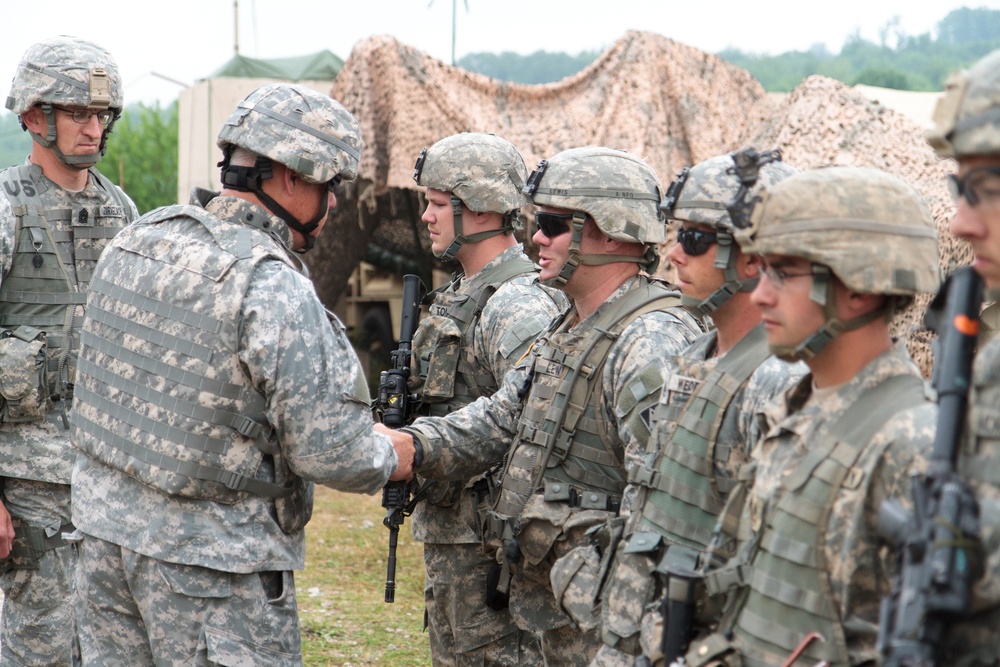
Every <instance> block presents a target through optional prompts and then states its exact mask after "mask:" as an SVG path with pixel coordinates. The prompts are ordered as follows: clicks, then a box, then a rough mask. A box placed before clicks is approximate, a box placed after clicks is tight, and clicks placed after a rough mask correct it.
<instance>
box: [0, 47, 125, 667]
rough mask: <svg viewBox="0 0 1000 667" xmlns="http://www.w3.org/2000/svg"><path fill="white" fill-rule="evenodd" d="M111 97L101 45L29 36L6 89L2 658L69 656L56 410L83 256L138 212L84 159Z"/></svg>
mask: <svg viewBox="0 0 1000 667" xmlns="http://www.w3.org/2000/svg"><path fill="white" fill-rule="evenodd" d="M122 106H123V100H122V82H121V77H120V76H119V74H118V67H117V65H116V64H115V61H114V60H113V59H112V58H111V54H109V53H108V52H107V51H105V50H104V49H103V48H101V47H100V46H98V45H96V44H93V43H91V42H87V41H83V40H80V39H75V38H72V37H58V38H55V39H49V40H47V41H43V42H39V43H37V44H34V45H32V46H31V47H29V48H28V50H27V51H26V52H25V53H24V56H23V57H22V59H21V62H20V63H19V64H18V67H17V71H16V72H15V74H14V79H13V82H12V84H11V90H10V95H9V96H8V98H7V108H8V109H10V110H11V111H13V112H14V113H15V114H17V115H18V117H19V119H20V121H21V127H22V128H23V129H24V130H26V131H27V132H28V133H29V134H30V135H31V139H32V143H31V153H30V155H29V156H28V159H27V161H26V162H25V163H24V164H21V165H17V166H13V167H9V168H7V169H5V170H3V172H2V173H0V181H2V183H3V192H4V195H5V196H4V197H0V200H2V202H3V205H2V209H0V470H2V473H0V474H2V479H0V483H2V488H3V504H4V506H5V507H6V511H9V512H10V515H11V517H12V518H13V523H12V528H13V537H14V542H13V548H12V549H11V550H10V553H9V555H8V553H7V551H8V550H7V549H6V548H3V547H2V546H0V555H2V556H6V560H5V561H4V562H3V574H2V575H0V586H2V588H3V592H4V604H3V613H2V616H3V621H2V623H3V630H2V637H0V644H2V646H3V648H2V653H0V662H3V663H4V664H13V663H16V664H32V665H35V664H37V665H41V664H46V665H70V664H79V660H80V657H79V653H80V649H79V646H78V643H77V639H76V623H75V621H74V611H73V590H74V579H75V576H76V575H75V572H76V564H77V547H76V544H75V541H76V540H77V539H78V535H77V534H76V532H75V529H74V527H73V523H72V517H71V515H70V477H71V475H72V472H73V461H74V460H75V458H76V452H75V451H74V450H73V448H72V447H71V446H70V439H69V421H68V417H67V413H68V412H69V407H70V401H71V399H72V398H73V384H74V382H75V375H76V366H77V354H78V352H79V343H80V324H81V322H82V321H83V311H84V302H85V300H86V292H87V289H88V286H89V284H90V281H91V275H92V273H93V271H94V265H95V263H96V262H97V258H98V256H100V254H101V250H102V249H103V248H104V247H105V245H106V244H107V243H108V242H109V241H110V240H111V238H112V237H113V236H114V235H115V234H116V233H117V232H118V231H119V230H120V229H122V228H123V227H124V226H125V225H127V224H128V223H130V222H131V221H133V220H135V219H136V218H137V217H139V215H138V212H137V211H136V208H135V204H133V203H132V200H131V199H129V197H128V196H127V195H126V194H125V193H124V192H122V190H121V189H120V188H119V187H117V186H116V185H114V184H113V183H111V181H109V180H108V179H107V178H105V177H104V176H102V175H101V174H100V172H98V171H97V169H95V168H94V165H96V164H97V163H98V162H99V161H100V159H101V156H103V155H104V152H105V149H106V148H107V142H108V136H109V135H110V134H111V130H112V128H113V127H114V124H115V121H116V120H118V118H119V117H120V116H121V112H122ZM6 511H4V510H0V512H2V513H4V514H6ZM0 532H5V533H6V535H7V539H9V537H10V527H8V528H7V530H6V531H0ZM7 539H5V540H4V543H6V541H7Z"/></svg>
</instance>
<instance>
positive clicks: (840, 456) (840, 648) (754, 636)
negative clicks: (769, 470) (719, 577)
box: [733, 375, 926, 667]
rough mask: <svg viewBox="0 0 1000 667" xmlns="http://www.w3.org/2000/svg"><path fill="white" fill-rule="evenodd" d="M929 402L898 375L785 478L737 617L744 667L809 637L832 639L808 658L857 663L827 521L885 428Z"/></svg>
mask: <svg viewBox="0 0 1000 667" xmlns="http://www.w3.org/2000/svg"><path fill="white" fill-rule="evenodd" d="M925 401H926V398H925V396H924V393H923V381H922V380H921V379H920V378H919V377H916V376H911V375H897V376H894V377H891V378H889V379H887V380H885V381H883V382H881V383H880V384H878V385H876V386H874V387H872V388H870V389H868V390H867V391H866V392H865V393H863V394H862V395H861V396H860V397H859V398H858V400H857V401H855V402H854V403H853V404H852V405H851V406H850V407H849V408H848V409H847V410H846V411H845V412H844V413H842V414H841V416H840V417H839V418H837V420H836V422H834V423H833V424H831V425H830V427H829V428H828V429H827V430H826V431H825V432H824V433H823V434H822V435H820V436H819V437H817V438H816V441H815V442H812V443H811V444H810V447H809V452H808V454H806V455H805V456H804V457H802V459H801V460H800V461H799V462H798V464H797V465H796V466H795V468H794V470H793V471H792V472H791V474H789V475H787V476H786V477H785V478H784V479H783V481H782V489H783V494H782V496H781V498H780V500H779V501H778V503H777V505H776V506H775V507H774V509H773V510H770V511H769V512H768V516H767V517H766V518H765V521H764V524H763V526H762V528H761V534H760V535H759V542H758V545H757V552H756V554H755V555H754V557H753V568H752V574H751V577H750V582H749V586H748V589H747V591H746V594H745V597H744V598H743V602H742V605H741V607H742V608H740V609H739V611H738V614H737V616H736V617H735V619H736V620H735V627H734V628H733V630H734V634H735V637H736V641H737V645H738V646H739V648H740V653H741V654H742V656H743V665H745V666H746V667H764V666H765V665H767V666H770V665H776V664H779V663H781V662H782V661H783V660H784V659H785V658H787V657H788V655H789V654H791V653H792V652H793V651H794V650H795V649H796V647H797V646H798V645H799V643H800V642H801V641H802V639H803V637H805V636H806V635H808V634H809V633H810V632H818V633H819V634H820V635H822V636H823V637H824V638H825V639H826V641H825V642H813V643H812V644H810V645H809V647H808V648H807V649H806V651H805V653H804V655H803V660H805V661H807V662H809V664H812V663H813V662H815V661H818V660H826V661H828V663H829V664H830V666H831V667H838V666H840V667H847V666H848V665H849V664H850V659H849V655H848V648H847V640H846V636H845V631H844V626H843V623H842V621H841V618H840V614H839V611H838V609H837V608H836V607H835V606H834V599H833V592H832V588H831V584H830V580H829V574H828V564H827V562H826V558H825V556H824V543H825V539H824V535H825V533H826V524H827V520H828V519H829V516H830V512H831V511H832V509H833V503H834V501H835V500H836V496H837V493H838V491H839V489H840V488H841V486H842V484H843V483H844V480H845V478H846V477H847V475H848V473H849V472H851V470H852V468H853V467H854V465H855V463H856V462H857V459H858V457H860V456H861V454H862V453H863V452H864V450H865V447H866V445H867V444H868V443H869V442H870V441H871V439H872V438H873V437H874V436H875V434H876V433H877V432H878V430H879V429H880V428H881V427H882V426H883V425H884V424H885V423H886V422H887V421H888V420H889V419H890V418H891V417H892V416H893V415H894V414H896V413H897V412H900V411H902V410H905V409H908V408H912V407H916V406H918V405H921V404H923V403H924V402H925ZM864 472H865V474H866V475H868V474H870V472H871V471H868V470H866V471H864ZM873 657H874V656H873Z"/></svg>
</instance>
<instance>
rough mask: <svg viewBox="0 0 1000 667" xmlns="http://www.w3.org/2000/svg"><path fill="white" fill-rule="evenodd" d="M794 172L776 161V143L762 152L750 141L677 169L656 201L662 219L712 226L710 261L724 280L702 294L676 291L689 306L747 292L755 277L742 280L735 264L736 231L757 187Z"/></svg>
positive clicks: (702, 310) (709, 307) (706, 306)
mask: <svg viewBox="0 0 1000 667" xmlns="http://www.w3.org/2000/svg"><path fill="white" fill-rule="evenodd" d="M795 173H798V170H797V169H795V168H794V167H792V166H790V165H788V164H786V163H784V162H782V161H781V152H780V151H778V150H777V149H775V150H771V151H767V152H764V153H759V152H757V150H756V149H754V148H752V147H747V148H743V149H741V150H739V151H736V152H734V153H731V154H728V155H718V156H716V157H713V158H709V159H708V160H704V161H703V162H699V163H698V164H696V165H695V166H693V167H690V168H688V167H685V168H684V169H681V171H680V172H679V173H678V174H677V178H675V179H674V181H673V183H671V184H670V187H668V188H667V194H666V195H665V196H664V198H663V203H661V204H660V209H661V210H662V211H664V213H666V216H667V219H668V221H669V220H677V221H684V222H692V223H697V224H701V225H707V226H709V227H711V228H713V229H714V230H715V234H716V243H717V248H718V250H717V252H716V255H715V262H714V266H715V267H716V268H718V269H721V270H722V272H723V278H724V280H725V282H724V283H723V284H722V286H721V287H719V289H718V290H716V291H715V292H714V293H712V294H711V295H709V296H708V297H707V298H705V299H703V300H700V301H699V300H697V299H694V298H692V297H689V296H682V297H681V304H682V305H683V306H684V307H686V308H688V309H689V310H691V311H693V312H695V313H698V314H701V315H710V314H712V313H713V312H715V311H716V310H717V309H718V308H719V306H721V305H722V304H724V303H725V302H726V301H728V300H729V298H730V297H731V296H733V295H734V294H736V293H737V292H749V291H752V290H753V288H754V287H756V286H757V281H758V278H757V277H754V278H748V279H744V280H741V279H740V277H739V274H738V273H737V270H736V248H737V244H736V234H737V231H738V230H739V229H741V228H743V227H746V226H747V225H749V218H748V216H749V208H748V207H752V204H753V203H754V202H755V201H756V199H757V197H758V196H759V194H760V192H761V190H762V189H764V188H767V187H770V186H772V185H774V184H775V183H778V182H779V181H781V180H783V179H785V178H787V177H788V176H791V175H792V174H795Z"/></svg>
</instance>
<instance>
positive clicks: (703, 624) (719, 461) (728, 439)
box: [582, 149, 805, 667]
mask: <svg viewBox="0 0 1000 667" xmlns="http://www.w3.org/2000/svg"><path fill="white" fill-rule="evenodd" d="M734 155H735V156H736V157H737V158H742V157H744V156H745V157H747V158H748V159H749V160H750V162H751V165H750V169H751V170H752V171H753V173H752V174H750V175H749V186H750V187H744V184H743V181H742V180H741V178H740V174H739V172H738V171H737V163H736V162H734V157H733V156H730V155H721V156H718V157H713V158H710V159H708V160H706V161H704V162H701V163H699V164H697V165H695V166H694V167H692V168H690V169H687V168H685V169H683V170H682V171H681V172H680V174H679V175H678V177H677V179H676V180H675V181H674V183H673V184H672V185H671V187H670V188H668V190H667V196H666V198H665V199H664V202H663V204H662V205H661V208H662V209H663V210H664V211H665V212H666V214H667V217H668V219H671V220H674V221H676V222H677V223H679V228H678V230H677V241H678V242H677V243H676V244H675V245H674V246H673V247H672V248H671V249H670V252H669V254H668V257H669V258H670V261H671V262H672V264H673V266H674V267H675V270H676V272H677V278H678V280H677V284H678V287H679V288H680V290H681V293H682V295H683V296H682V298H681V303H683V304H684V305H685V307H687V308H688V309H690V310H692V311H693V312H696V313H699V314H703V315H710V316H711V317H712V322H713V323H714V324H715V329H714V330H713V331H711V332H709V333H706V334H705V335H703V336H701V337H700V338H699V339H698V340H697V341H695V342H694V343H693V344H692V345H691V346H690V347H688V348H687V349H686V350H684V351H682V352H681V353H680V354H679V355H677V356H676V357H674V358H672V359H670V360H668V363H667V364H666V365H665V368H666V378H665V380H666V382H667V385H666V390H665V391H664V392H663V393H662V394H661V395H660V402H659V403H658V404H657V405H656V407H655V409H654V411H653V426H652V438H651V440H650V443H651V445H650V447H649V451H648V452H647V458H646V460H645V461H644V462H643V463H642V464H641V465H638V466H635V467H633V469H631V470H630V471H629V485H630V487H635V488H636V489H637V493H638V496H637V500H636V504H635V506H634V508H633V513H632V515H631V516H630V517H629V521H628V523H627V524H626V526H625V529H624V534H623V538H622V541H621V542H620V543H619V546H618V550H617V553H616V555H615V558H614V561H613V562H612V565H611V572H610V574H609V575H608V579H607V583H606V584H605V587H604V589H603V591H602V593H601V598H602V603H601V613H602V623H601V630H602V633H603V637H602V638H603V640H604V646H602V647H601V650H600V651H599V653H598V656H597V658H595V660H594V662H593V663H592V665H594V666H597V665H602V666H603V665H622V666H623V667H625V666H629V667H630V666H631V665H632V664H633V663H634V658H633V656H635V655H638V654H639V653H642V654H643V655H645V656H647V657H648V658H649V660H650V661H651V662H652V663H654V664H656V662H657V661H658V660H660V658H661V657H662V650H661V647H662V646H663V643H662V639H661V636H660V635H661V634H662V623H661V622H660V621H661V619H662V618H663V615H662V608H661V599H662V598H663V591H664V585H665V583H666V582H665V576H664V574H665V573H664V572H662V571H661V570H662V568H658V567H657V566H658V565H660V564H661V563H666V562H669V563H670V565H671V566H673V567H674V568H682V569H684V570H687V571H690V572H694V571H704V570H705V569H707V568H708V567H709V566H712V567H717V566H718V565H720V564H721V563H723V562H725V557H726V556H732V555H733V551H732V549H733V545H730V544H726V545H723V546H720V547H719V548H716V549H715V550H714V553H712V554H710V556H711V558H710V557H709V554H707V553H706V552H708V547H709V545H710V544H711V543H712V535H713V528H714V526H715V524H716V521H717V519H718V516H719V514H720V513H721V511H722V508H723V505H724V504H725V502H726V499H727V497H728V496H729V494H730V491H731V490H732V489H734V488H735V487H736V486H738V485H739V482H738V481H737V472H738V471H739V469H740V467H741V466H743V465H744V464H746V463H747V462H748V461H749V460H750V459H751V452H750V449H751V447H752V446H753V445H754V444H755V443H756V442H757V441H758V440H759V439H760V437H761V435H762V434H761V433H760V422H759V420H758V419H757V418H756V415H757V413H758V412H760V411H761V410H762V409H763V406H764V405H765V404H766V403H767V402H768V401H770V400H771V399H772V398H773V397H774V396H776V395H777V394H779V393H780V392H781V391H782V390H783V389H785V388H787V387H788V386H789V384H790V383H791V382H792V381H794V380H797V379H798V378H799V377H801V375H803V374H804V372H805V369H804V367H803V365H802V364H787V363H785V362H783V361H780V360H779V359H777V358H775V357H773V356H771V353H770V350H769V349H768V345H767V335H766V333H765V331H764V325H763V324H762V323H761V316H760V309H759V308H758V307H757V306H756V305H754V304H752V303H751V302H750V292H751V291H752V290H753V288H754V287H755V286H756V285H757V282H758V279H759V275H760V266H761V258H760V257H759V256H758V255H753V254H749V253H744V252H743V251H741V250H740V247H739V245H738V244H737V243H736V236H737V232H738V231H739V228H738V227H737V226H736V225H735V224H734V223H733V219H732V213H731V211H736V212H737V213H738V212H739V210H740V208H739V207H740V206H742V205H743V204H744V203H745V202H750V201H752V200H753V197H755V196H757V195H758V194H759V192H760V190H761V188H763V187H767V186H771V185H773V184H775V183H777V182H779V181H781V180H782V179H784V178H786V177H787V176H790V175H791V174H793V173H796V170H795V169H794V168H792V167H790V166H788V165H786V164H784V163H782V162H780V159H781V158H780V156H779V155H778V153H777V151H772V152H770V153H765V154H763V155H759V154H758V153H757V152H756V151H754V150H753V149H744V150H742V151H740V152H739V153H737V154H734ZM748 222H749V221H746V222H745V223H744V224H746V223H748ZM654 445H655V446H654ZM705 461H711V462H712V464H711V465H705V464H704V463H703V462H705ZM665 556H669V559H668V560H666V561H665V560H664V557H665ZM708 560H712V561H713V562H708ZM602 579H603V577H602V575H601V573H598V574H597V576H596V577H595V581H600V580H602ZM682 581H683V580H681V579H679V577H674V581H673V585H672V587H671V591H672V592H673V593H674V597H678V598H681V599H685V600H686V593H687V591H686V590H684V591H683V593H684V595H681V593H682V591H680V590H679V589H678V584H679V583H681V582H682ZM684 588H685V589H686V588H687V586H684ZM696 590H697V592H698V594H699V595H698V597H697V599H692V605H695V606H697V607H698V609H699V612H700V617H699V618H698V619H697V622H696V624H695V625H696V628H691V629H690V630H692V631H694V630H698V631H705V630H707V629H708V628H709V627H710V625H711V623H712V622H713V621H714V620H716V619H715V618H714V614H713V613H712V612H713V610H712V609H711V608H706V595H705V592H704V587H703V586H699V587H698V588H697V589H696ZM714 611H715V612H716V613H717V612H718V611H719V609H717V608H716V609H714ZM582 613H586V612H585V611H584V612H582ZM675 616H676V615H675ZM676 620H678V619H677V618H676V617H675V621H676ZM640 627H643V628H644V629H645V632H644V633H643V634H642V636H641V641H640ZM687 630H689V628H683V629H680V628H676V629H675V632H677V633H678V634H680V633H681V632H684V636H683V637H679V636H677V637H676V638H675V635H673V634H671V642H673V641H675V640H676V641H678V642H679V644H686V643H687V641H688V638H689V636H690V635H689V634H688V633H687ZM671 645H673V644H671ZM679 648H680V646H678V649H679ZM661 662H662V660H661Z"/></svg>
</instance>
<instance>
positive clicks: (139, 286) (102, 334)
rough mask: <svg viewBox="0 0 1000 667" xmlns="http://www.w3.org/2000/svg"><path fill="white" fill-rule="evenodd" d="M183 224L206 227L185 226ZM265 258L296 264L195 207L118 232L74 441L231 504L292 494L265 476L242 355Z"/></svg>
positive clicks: (154, 482) (86, 351)
mask: <svg viewBox="0 0 1000 667" xmlns="http://www.w3.org/2000/svg"><path fill="white" fill-rule="evenodd" d="M176 219H181V220H184V221H186V223H187V224H188V225H191V226H201V227H203V228H204V229H203V230H198V233H191V231H190V229H184V230H182V231H180V232H178V231H177V224H178V222H177V221H176ZM266 261H282V262H285V263H286V264H288V265H289V266H293V265H292V263H291V261H290V260H289V259H286V258H285V257H284V252H283V249H282V248H280V247H278V246H277V244H276V243H275V242H273V241H272V240H271V239H270V238H269V237H267V236H266V235H265V234H263V233H261V232H259V231H257V230H255V229H253V228H251V227H249V226H246V225H243V224H236V223H230V222H225V221H222V220H220V219H218V218H216V217H215V216H213V215H211V214H210V213H208V212H207V211H205V210H204V209H202V208H199V207H196V206H172V207H169V208H167V209H163V210H161V211H160V212H159V213H157V214H155V215H153V216H151V217H148V218H146V219H144V220H143V221H141V222H139V223H136V224H135V225H133V226H132V227H129V228H128V230H127V231H126V232H123V233H122V234H120V235H119V236H118V238H116V239H115V242H114V243H113V244H112V245H111V246H109V248H108V250H107V252H106V254H105V261H104V262H102V270H101V272H100V274H99V275H97V276H96V277H95V279H94V281H93V283H92V285H91V294H92V296H91V301H90V306H89V310H88V317H87V323H86V326H85V328H84V331H83V338H82V343H83V349H82V352H81V355H80V365H79V379H78V382H77V389H76V393H77V402H76V404H75V410H74V414H73V428H74V443H75V444H76V446H77V447H78V448H79V449H80V450H82V451H83V452H84V453H86V454H87V455H88V456H90V457H92V458H94V459H97V460H98V461H101V462H102V463H104V464H105V465H107V466H109V467H111V468H114V469H116V470H120V471H122V472H124V473H126V474H128V475H131V476H132V477H134V478H135V479H137V480H139V481H140V482H142V483H144V484H147V485H149V486H152V487H154V488H156V489H159V490H160V491H163V492H165V493H167V494H171V495H180V496H184V497H188V498H199V499H205V500H210V501H214V502H219V503H236V502H239V501H240V500H241V499H243V498H245V497H246V496H247V495H248V494H251V493H252V494H257V495H261V496H266V497H272V498H280V497H284V496H286V495H287V494H289V493H291V488H290V487H287V486H284V487H283V486H279V485H276V484H274V483H271V482H270V481H269V480H270V479H271V477H272V475H273V471H271V470H268V469H267V468H268V464H265V463H264V456H265V454H270V455H277V454H278V448H277V445H276V444H274V439H273V436H272V433H271V428H270V425H269V424H268V423H267V421H266V418H265V415H264V409H265V407H266V406H265V399H264V397H263V396H262V395H261V394H259V393H258V392H257V391H256V390H255V389H254V388H253V387H252V386H250V384H249V382H248V380H247V379H246V377H245V375H244V373H243V372H242V370H241V368H240V362H239V358H238V355H237V352H238V345H239V323H240V319H241V318H240V313H241V308H242V302H243V297H244V295H245V293H246V291H247V289H248V286H249V284H250V281H251V278H252V275H253V273H254V270H255V269H256V267H257V266H258V265H259V264H261V263H262V262H266ZM293 268H294V267H293ZM167 291H169V297H167V296H166V295H165V293H166V292H167Z"/></svg>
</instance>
